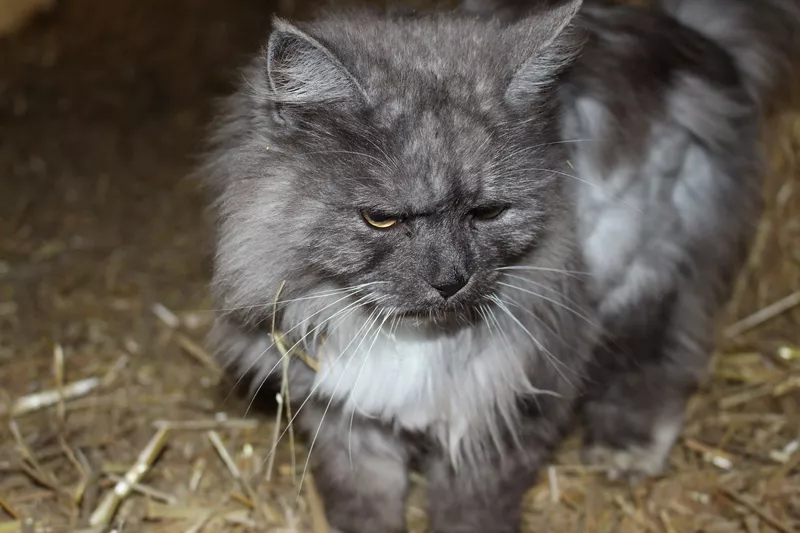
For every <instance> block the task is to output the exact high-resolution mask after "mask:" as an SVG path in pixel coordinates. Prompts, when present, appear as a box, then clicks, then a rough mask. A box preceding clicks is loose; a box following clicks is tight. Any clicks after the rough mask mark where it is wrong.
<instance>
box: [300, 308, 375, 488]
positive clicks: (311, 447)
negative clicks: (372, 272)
mask: <svg viewBox="0 0 800 533" xmlns="http://www.w3.org/2000/svg"><path fill="white" fill-rule="evenodd" d="M372 316H375V318H374V319H373V320H372V322H371V323H370V326H369V327H368V328H367V331H366V332H365V333H364V335H363V336H362V338H361V341H360V342H359V343H358V346H356V348H355V350H353V355H351V356H350V358H349V359H348V360H347V363H345V366H344V368H343V369H342V375H341V376H339V380H338V381H337V382H336V385H335V386H334V387H333V391H332V392H331V395H330V396H331V397H330V399H328V404H327V405H326V406H325V410H324V411H323V412H322V417H321V418H320V420H319V425H318V426H317V431H316V432H315V433H314V437H313V438H312V439H311V445H310V446H309V447H308V455H307V456H306V464H305V466H303V474H302V475H301V476H300V485H299V487H298V488H297V499H299V498H300V492H301V491H302V489H303V480H304V479H305V477H306V473H307V471H308V465H309V463H310V462H311V453H312V452H313V451H314V444H316V442H317V437H318V436H319V432H320V430H321V429H322V424H323V422H325V415H327V414H328V410H329V409H330V407H331V404H332V403H333V399H334V398H336V391H337V390H339V385H341V383H342V380H343V379H344V377H345V376H346V375H347V368H348V367H349V366H350V363H351V362H352V361H353V358H355V356H356V355H357V354H358V350H360V349H361V345H362V344H363V343H364V341H365V340H366V338H367V335H369V332H370V331H371V330H372V327H373V326H374V325H375V324H376V323H377V322H378V319H379V318H380V313H379V312H378V311H377V310H374V311H372V313H371V314H370V319H371V318H372ZM370 319H367V320H368V321H369V320H370ZM348 346H349V345H348ZM345 351H346V349H345V350H344V351H342V355H344V353H345ZM340 357H341V356H340Z"/></svg>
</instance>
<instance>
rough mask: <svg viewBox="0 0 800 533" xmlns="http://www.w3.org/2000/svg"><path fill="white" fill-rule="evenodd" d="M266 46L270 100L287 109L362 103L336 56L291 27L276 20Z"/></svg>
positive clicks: (361, 94)
mask: <svg viewBox="0 0 800 533" xmlns="http://www.w3.org/2000/svg"><path fill="white" fill-rule="evenodd" d="M273 26H274V29H273V32H272V35H270V38H269V43H268V45H267V50H266V53H267V77H268V80H269V85H270V100H271V101H272V102H273V103H274V104H275V105H276V106H277V107H278V109H279V113H280V112H281V111H280V109H281V108H283V107H289V106H304V105H311V104H335V103H343V102H349V103H366V102H367V101H368V99H367V96H366V93H365V92H364V89H363V88H362V87H361V85H360V84H359V83H358V81H357V80H356V79H355V78H354V77H353V75H352V74H350V72H349V71H348V70H347V68H346V67H345V66H344V65H343V64H342V62H341V61H340V60H339V59H338V58H337V57H336V55H335V54H334V53H333V52H332V51H331V50H330V49H329V48H328V47H326V46H325V45H324V44H322V43H321V42H319V41H318V40H317V39H314V38H313V37H311V36H310V35H308V34H306V33H305V32H303V31H302V30H300V29H298V28H297V27H295V26H294V25H292V24H290V23H288V22H286V21H284V20H281V19H279V18H276V19H275V20H274V21H273Z"/></svg>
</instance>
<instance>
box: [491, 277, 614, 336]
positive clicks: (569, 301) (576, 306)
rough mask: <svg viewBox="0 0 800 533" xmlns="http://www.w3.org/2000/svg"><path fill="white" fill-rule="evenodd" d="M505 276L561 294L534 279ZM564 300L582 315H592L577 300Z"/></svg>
mask: <svg viewBox="0 0 800 533" xmlns="http://www.w3.org/2000/svg"><path fill="white" fill-rule="evenodd" d="M505 276H506V277H508V278H512V279H516V280H520V281H524V282H525V283H530V284H531V285H536V286H537V287H539V288H541V289H544V290H546V291H550V292H553V293H556V294H561V291H559V290H557V289H555V288H553V287H548V286H547V285H545V284H544V283H539V282H536V281H533V280H532V279H529V278H526V277H525V276H516V275H514V274H508V273H506V274H505ZM562 298H563V299H564V301H565V302H567V303H569V304H571V305H573V306H574V307H573V309H577V310H579V311H580V312H582V313H586V314H587V316H588V314H589V313H590V310H588V309H586V308H584V307H582V306H581V305H580V304H579V303H578V302H576V301H575V300H573V299H571V298H566V297H563V296H562ZM595 327H600V326H598V325H595Z"/></svg>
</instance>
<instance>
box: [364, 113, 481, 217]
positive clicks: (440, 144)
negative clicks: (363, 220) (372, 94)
mask: <svg viewBox="0 0 800 533" xmlns="http://www.w3.org/2000/svg"><path fill="white" fill-rule="evenodd" d="M399 123H401V124H403V126H402V127H397V128H395V129H393V130H389V131H388V132H387V133H388V134H389V135H394V136H395V138H394V139H392V142H391V143H390V144H391V146H392V152H393V153H391V154H390V157H391V159H392V160H393V167H394V169H395V172H394V173H390V174H388V175H385V176H383V177H382V179H381V180H380V181H382V183H381V187H380V189H381V191H382V192H385V193H386V194H387V199H388V200H390V201H392V202H394V203H401V204H403V206H404V207H405V208H407V209H409V210H412V211H415V212H430V211H432V210H434V209H438V208H440V207H442V206H443V205H447V204H449V203H453V202H454V201H456V200H459V201H466V202H469V201H472V200H474V199H476V198H478V197H480V196H481V195H482V194H483V192H484V191H485V189H486V187H487V181H489V180H491V172H490V169H491V165H492V158H491V157H490V154H491V149H490V147H491V144H492V129H491V127H490V125H488V124H486V123H485V122H483V121H481V120H480V119H479V118H478V117H477V116H476V115H474V114H471V113H469V112H468V111H465V110H460V109H457V108H454V107H449V108H448V107H447V106H445V107H438V108H435V107H426V108H422V109H416V110H410V109H405V110H403V111H401V118H400V120H399Z"/></svg>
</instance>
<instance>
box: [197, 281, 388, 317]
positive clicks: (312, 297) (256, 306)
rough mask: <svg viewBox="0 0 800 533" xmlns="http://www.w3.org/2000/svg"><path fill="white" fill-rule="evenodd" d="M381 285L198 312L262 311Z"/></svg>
mask: <svg viewBox="0 0 800 533" xmlns="http://www.w3.org/2000/svg"><path fill="white" fill-rule="evenodd" d="M381 283H388V282H387V281H371V282H369V283H363V284H361V285H353V286H351V287H342V288H339V289H327V290H324V291H319V292H315V293H311V294H307V295H305V296H302V297H299V298H291V299H289V300H278V301H275V302H269V303H263V304H253V305H243V306H241V307H228V308H218V309H206V310H202V311H200V312H203V313H232V312H234V311H247V310H249V309H264V308H268V307H274V306H275V305H284V304H289V303H294V302H304V301H307V300H318V299H320V298H326V297H328V296H336V295H337V294H342V293H345V292H347V293H355V292H358V291H360V290H361V289H365V288H367V287H372V286H373V285H379V284H381Z"/></svg>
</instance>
